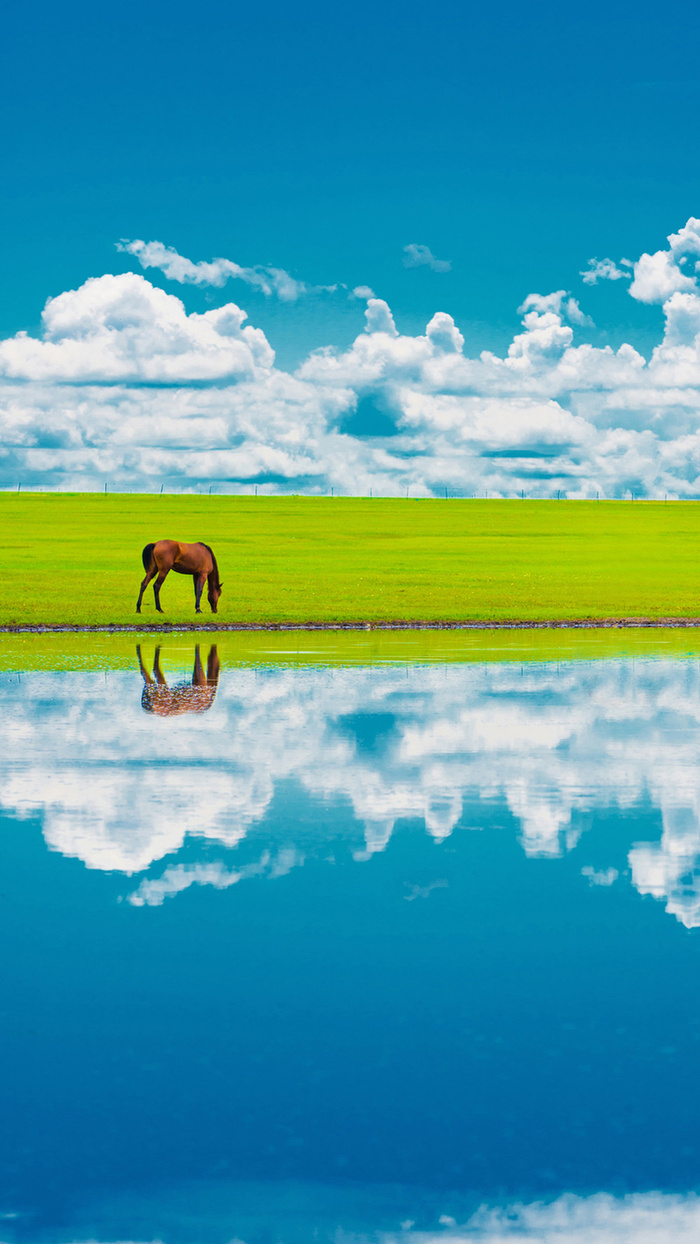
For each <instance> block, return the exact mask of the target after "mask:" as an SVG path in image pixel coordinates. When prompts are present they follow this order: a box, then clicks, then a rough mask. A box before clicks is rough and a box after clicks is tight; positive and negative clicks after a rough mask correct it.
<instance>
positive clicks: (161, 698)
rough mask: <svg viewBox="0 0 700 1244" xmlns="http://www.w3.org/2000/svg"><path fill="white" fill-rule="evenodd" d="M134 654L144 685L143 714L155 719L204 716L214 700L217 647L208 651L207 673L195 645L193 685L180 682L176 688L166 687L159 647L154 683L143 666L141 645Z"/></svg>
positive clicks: (155, 662)
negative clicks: (193, 715)
mask: <svg viewBox="0 0 700 1244" xmlns="http://www.w3.org/2000/svg"><path fill="white" fill-rule="evenodd" d="M136 652H137V655H138V658H139V669H140V670H141V674H142V676H143V682H144V687H143V693H142V695H141V708H142V709H143V711H144V713H155V714H156V716H157V717H177V716H178V715H179V714H180V713H206V712H207V710H208V709H210V708H211V706H212V704H213V703H214V699H215V697H216V688H217V685H218V682H219V672H220V669H221V667H220V665H219V655H218V653H217V651H216V644H212V646H211V648H210V649H209V656H208V657H207V672H206V674H205V673H204V667H203V666H202V660H201V657H200V655H199V644H197V646H196V648H195V650H194V670H193V671H192V682H191V683H179V684H178V685H177V686H175V687H169V686H168V684H167V682H166V680H165V675H164V674H163V671H162V669H161V668H160V645H158V647H157V648H156V653H155V656H154V658H153V673H154V675H155V680H154V679H153V678H151V675H150V674H149V672H148V670H147V669H146V667H145V665H144V663H143V658H142V656H141V645H140V644H137V645H136Z"/></svg>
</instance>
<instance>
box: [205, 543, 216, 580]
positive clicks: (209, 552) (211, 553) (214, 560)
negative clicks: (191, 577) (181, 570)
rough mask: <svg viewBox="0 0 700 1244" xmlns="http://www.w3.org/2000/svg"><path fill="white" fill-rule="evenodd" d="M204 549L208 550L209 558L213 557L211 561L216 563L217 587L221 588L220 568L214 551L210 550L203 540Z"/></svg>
mask: <svg viewBox="0 0 700 1244" xmlns="http://www.w3.org/2000/svg"><path fill="white" fill-rule="evenodd" d="M202 548H203V549H206V550H207V553H208V554H209V556H210V557H211V560H212V561H213V563H214V574H215V576H216V586H217V587H218V586H219V567H218V566H217V564H216V558H215V556H214V550H213V549H212V548H210V547H209V545H208V544H205V543H204V541H203V540H202Z"/></svg>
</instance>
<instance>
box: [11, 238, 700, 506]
mask: <svg viewBox="0 0 700 1244" xmlns="http://www.w3.org/2000/svg"><path fill="white" fill-rule="evenodd" d="M144 245H145V244H144ZM162 249H163V251H164V252H165V255H166V258H167V262H168V264H170V265H171V267H172V270H173V271H175V270H177V271H179V272H180V273H181V275H182V273H186V272H188V271H189V269H188V268H187V265H188V264H189V263H190V261H189V260H183V259H182V257H180V256H177V255H176V254H175V252H170V251H165V248H162ZM698 253H700V224H698V221H697V220H695V218H691V219H690V220H689V221H688V223H687V224H686V225H685V226H684V228H683V229H681V230H679V232H678V233H677V234H671V235H670V239H669V249H668V250H666V251H659V252H657V253H656V255H643V256H642V257H641V259H640V260H639V261H638V262H637V264H636V265H635V279H634V282H633V285H632V287H631V290H630V292H632V293H633V294H634V296H635V297H638V298H639V297H643V298H644V299H647V300H648V299H654V298H659V297H663V298H665V301H664V304H663V313H664V330H663V334H662V335H660V339H659V342H658V344H657V346H656V347H655V349H654V350H653V351H652V353H651V355H650V357H649V358H648V359H647V358H643V357H642V355H641V354H640V353H639V352H638V351H636V350H635V349H634V348H633V347H632V346H631V345H622V346H621V347H620V348H619V349H617V350H612V349H611V348H610V347H609V346H606V347H598V346H594V345H592V344H588V343H585V342H584V343H583V344H578V343H577V341H576V332H577V330H578V328H579V327H580V326H582V325H583V324H586V323H590V321H589V320H588V317H587V315H586V311H585V308H583V309H582V308H581V307H580V306H579V304H578V302H577V301H576V300H575V299H574V298H572V297H571V295H570V294H569V293H567V292H566V291H565V290H562V289H559V290H555V291H553V292H552V293H548V294H539V293H533V294H530V295H528V296H527V297H526V298H525V300H524V302H523V304H522V307H521V309H520V312H521V316H522V327H521V329H520V331H518V332H517V333H516V334H515V335H514V337H513V340H512V341H511V343H510V345H509V347H508V349H507V351H506V352H505V354H504V355H502V356H501V355H497V354H495V353H493V352H490V351H483V352H482V353H481V354H480V355H478V356H473V355H470V354H469V351H468V348H467V346H466V345H465V340H464V337H463V335H462V333H461V332H460V330H459V327H458V326H457V325H456V324H455V323H454V320H453V319H452V317H451V316H450V315H448V314H447V313H446V312H442V311H438V312H437V313H436V314H435V315H433V316H432V318H431V319H430V321H429V323H428V324H427V326H426V329H425V331H424V332H423V333H418V334H416V335H411V334H408V333H403V332H401V331H400V329H399V328H398V327H397V324H396V322H395V320H394V317H393V315H392V312H391V309H390V308H389V306H388V305H387V303H386V302H385V301H383V300H382V299H379V298H376V297H374V296H373V295H372V291H371V290H370V289H369V287H356V293H357V296H358V297H359V295H360V294H361V296H362V299H363V300H366V303H367V306H366V311H365V328H364V331H358V336H357V337H356V339H355V341H354V342H353V343H352V344H351V345H350V347H349V348H348V349H345V350H337V349H334V348H333V347H332V346H330V345H329V346H326V347H324V348H323V349H320V350H316V351H314V352H313V353H312V354H310V355H309V357H308V358H306V359H305V360H304V361H303V362H302V364H301V365H300V366H299V367H298V368H297V369H296V371H295V372H293V373H290V372H286V371H283V370H281V369H279V368H277V367H276V366H275V362H274V352H273V350H272V347H271V345H270V343H269V342H268V341H267V339H266V337H265V335H264V333H263V332H262V331H261V330H260V329H257V328H255V327H253V326H251V325H248V324H247V323H246V313H245V312H244V311H242V310H241V309H240V308H239V307H237V306H236V305H235V304H234V303H227V304H226V305H225V306H223V307H219V308H217V309H215V310H211V311H207V312H206V313H204V314H189V315H188V314H187V312H186V310H185V308H184V306H183V304H182V302H181V301H180V299H179V298H176V297H174V296H173V295H172V294H168V293H165V292H164V291H163V290H160V289H157V288H155V287H154V286H152V285H151V284H150V283H149V281H147V280H146V278H145V277H143V276H141V275H137V274H135V273H123V274H122V275H119V276H110V275H107V276H102V277H98V278H94V279H92V280H89V281H86V282H85V284H84V285H82V286H81V287H80V288H79V289H76V290H71V291H67V292H65V293H63V294H60V295H59V296H58V297H56V298H53V299H50V300H49V301H48V302H47V304H46V307H45V309H44V313H43V317H42V331H41V334H40V335H39V336H37V337H30V336H28V335H27V334H25V333H19V334H17V335H16V336H15V337H12V338H9V339H6V340H4V341H2V342H0V426H1V432H0V485H2V486H4V487H16V485H17V482H18V481H20V482H22V484H23V485H24V486H39V487H42V488H50V487H61V488H73V489H79V488H95V487H102V484H103V481H104V480H108V481H109V483H110V486H111V487H113V488H115V489H116V488H120V487H121V488H127V487H128V488H129V489H135V490H138V489H152V488H154V487H156V488H157V487H160V485H161V484H165V486H166V487H168V488H170V487H173V488H194V487H196V486H197V484H198V483H201V482H203V481H206V482H216V481H221V483H222V485H223V486H224V487H227V488H228V487H231V488H232V489H233V490H235V489H237V488H238V487H240V486H241V485H244V486H245V485H250V484H252V483H256V484H258V485H259V486H260V487H261V488H263V489H267V490H268V491H272V492H273V491H279V490H283V491H284V490H289V489H292V490H294V491H316V492H329V491H330V488H331V487H334V488H335V491H336V493H342V492H344V493H360V494H361V493H365V494H366V493H367V492H369V490H370V489H372V490H373V491H374V493H375V495H376V494H381V493H384V494H388V495H397V494H402V493H403V492H404V491H405V489H406V488H407V487H408V488H410V491H411V494H412V495H413V496H430V495H434V494H436V493H437V494H441V493H443V492H444V489H445V488H447V487H449V489H450V491H451V492H453V493H454V492H456V493H462V494H467V495H469V494H473V493H483V492H484V491H488V493H489V495H492V496H498V495H501V496H508V495H513V494H518V495H519V494H520V492H521V491H524V492H525V493H526V494H527V495H528V496H552V495H556V493H557V492H559V491H562V492H563V493H564V494H565V495H568V496H572V497H591V496H596V494H598V493H600V494H601V495H603V496H624V495H625V494H628V493H629V492H630V491H633V492H634V493H635V494H636V495H638V496H643V495H656V496H664V495H666V494H668V495H669V496H671V497H674V496H679V497H686V496H697V495H698V494H699V493H700V293H698V292H697V290H696V286H695V277H694V275H693V266H694V262H695V259H694V256H695V255H696V254H698ZM149 254H150V252H149ZM168 256H169V258H168ZM161 258H162V256H161ZM163 262H165V260H164V261H163ZM217 262H218V261H217ZM226 262H228V261H226ZM182 265H184V268H183V267H182ZM192 267H193V268H194V269H195V273H194V276H192V274H191V273H190V277H191V279H192V280H194V279H199V277H200V276H202V271H201V269H200V268H199V266H197V265H192ZM169 270H170V269H169ZM217 271H218V269H217ZM198 274H199V275H198ZM205 275H206V274H205ZM215 275H216V274H215V273H214V274H212V273H209V276H210V277H212V276H215ZM183 279H184V277H183ZM202 279H204V277H203V276H202ZM207 279H209V278H208V277H207ZM370 295H372V296H370ZM358 310H359V308H358ZM359 327H360V325H359V324H358V330H359ZM364 399H369V401H370V403H375V404H376V405H378V406H379V408H380V409H381V411H382V412H383V413H384V414H385V416H387V418H386V419H385V422H384V425H383V426H384V428H385V434H384V435H382V436H377V435H374V436H370V435H355V434H350V433H349V432H344V431H342V429H343V427H345V426H346V425H347V426H352V424H350V423H349V422H348V419H347V417H348V416H350V415H351V414H352V412H353V411H354V410H356V409H357V407H358V405H359V404H360V403H362V402H363V401H364Z"/></svg>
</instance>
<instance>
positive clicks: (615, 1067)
mask: <svg viewBox="0 0 700 1244" xmlns="http://www.w3.org/2000/svg"><path fill="white" fill-rule="evenodd" d="M208 657H209V658H210V659H209V667H208V673H209V680H207V677H206V674H207V658H208ZM193 660H194V648H193V645H189V646H188V645H187V644H186V643H184V641H179V647H177V646H176V645H172V646H171V649H170V650H168V649H167V648H166V649H165V650H164V653H163V656H162V658H161V665H162V670H163V671H164V677H165V680H166V681H167V684H168V688H164V687H163V686H160V687H159V686H158V683H157V682H156V681H145V680H144V672H145V677H146V679H148V680H150V679H153V667H154V651H153V644H152V643H150V644H149V643H147V642H146V643H145V644H144V645H143V647H142V669H140V667H139V659H138V656H137V653H136V649H135V648H134V649H133V652H132V655H131V656H130V658H129V661H130V668H126V669H118V668H117V669H115V668H110V667H109V662H105V665H104V668H103V669H100V670H95V669H92V670H90V669H87V670H81V669H66V670H61V671H58V670H57V671H52V670H51V669H48V670H45V669H44V670H42V669H40V670H36V671H34V672H32V671H29V670H25V671H19V672H18V671H17V670H11V671H8V672H5V673H2V674H0V702H1V704H2V713H1V715H0V809H1V811H2V826H1V832H0V850H1V851H2V854H3V857H4V858H3V860H2V872H1V875H2V878H3V880H2V885H1V889H2V903H1V905H0V921H1V925H0V945H2V948H3V953H2V968H1V972H0V981H1V984H2V989H1V992H0V1009H1V1011H2V1033H3V1042H2V1057H1V1059H0V1097H1V1099H2V1125H1V1127H0V1213H2V1214H3V1215H4V1217H2V1218H0V1239H1V1240H4V1241H10V1242H14V1241H17V1242H20V1241H28V1242H34V1241H41V1242H42V1244H43V1242H44V1241H57V1242H58V1244H64V1242H65V1244H68V1242H69V1241H88V1240H92V1241H100V1242H104V1244H106V1242H108V1241H115V1240H122V1241H151V1240H162V1241H164V1244H185V1242H186V1244H190V1242H195V1241H197V1242H198V1241H202V1242H203V1244H228V1242H229V1241H231V1240H238V1241H240V1240H242V1241H245V1244H288V1242H289V1244H297V1242H301V1241H306V1240H309V1241H311V1240H318V1241H325V1240H334V1241H339V1240H343V1241H358V1240H363V1241H364V1240H372V1241H374V1240H380V1241H386V1242H388V1241H392V1242H393V1241H395V1240H396V1241H398V1240H404V1241H406V1244H415V1242H416V1241H420V1242H421V1244H423V1242H424V1241H433V1240H438V1239H439V1240H448V1241H455V1240H472V1239H478V1240H482V1241H489V1242H491V1244H496V1241H505V1240H511V1239H513V1240H515V1239H527V1240H530V1241H535V1240H537V1241H544V1242H545V1244H550V1241H554V1240H556V1241H557V1242H558V1244H564V1241H566V1244H569V1242H570V1241H571V1242H573V1241H577V1242H578V1241H580V1244H591V1242H592V1241H594V1242H595V1244H598V1242H599V1241H600V1242H601V1244H602V1242H605V1244H608V1242H609V1241H613V1240H614V1241H617V1240H644V1241H652V1240H653V1241H654V1242H656V1241H662V1240H663V1241H667V1240H668V1241H671V1240H673V1241H685V1240H687V1241H690V1240H693V1241H696V1240H697V1238H698V1236H699V1235H700V1202H698V1201H696V1198H695V1195H694V1191H693V1190H694V1189H695V1188H697V1186H698V1184H699V1183H700V1178H699V1168H700V1142H699V1141H698V1139H697V1130H698V1129H697V1117H698V1107H699V1105H700V1094H699V1091H698V1071H697V1067H698V1057H699V1055H700V991H699V989H698V985H699V981H700V958H699V953H700V933H699V932H698V928H699V926H700V873H699V870H698V861H699V860H700V661H698V660H697V659H695V658H688V659H674V658H669V659H652V658H645V659H637V660H631V659H627V660H625V659H617V660H601V661H595V660H587V661H569V662H557V661H540V662H524V663H521V662H520V661H517V660H510V661H505V662H495V661H472V662H464V663H452V664H440V663H437V664H435V663H433V664H420V663H416V664H404V663H391V662H390V663H384V664H375V665H362V664H356V665H352V666H347V667H343V666H338V667H332V666H328V665H308V666H304V665H301V664H293V665H291V664H290V665H285V664H283V663H281V662H283V661H284V660H285V658H284V655H282V656H281V657H280V656H278V657H277V661H278V662H280V663H277V664H273V663H271V662H268V663H267V664H251V665H245V664H240V663H239V664H238V665H233V664H231V663H230V662H229V664H227V662H226V659H225V657H224V656H221V658H220V660H219V661H217V660H216V656H215V654H211V655H210V652H209V645H208V644H207V645H204V646H203V647H202V668H201V670H200V671H199V673H198V674H197V678H196V681H197V682H198V684H199V685H198V686H195V687H194V688H193V687H192V685H191V681H192V673H193ZM219 665H220V667H221V668H220V671H219ZM177 684H182V685H183V687H184V686H185V685H186V689H181V690H180V691H173V688H174V687H175V686H176V685H177ZM514 1206H516V1207H518V1208H514ZM402 1224H403V1225H402Z"/></svg>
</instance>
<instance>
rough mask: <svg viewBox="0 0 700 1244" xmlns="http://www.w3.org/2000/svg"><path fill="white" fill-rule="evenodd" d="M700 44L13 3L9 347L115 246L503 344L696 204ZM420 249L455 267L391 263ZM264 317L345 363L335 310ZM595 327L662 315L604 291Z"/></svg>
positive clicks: (515, 29)
mask: <svg viewBox="0 0 700 1244" xmlns="http://www.w3.org/2000/svg"><path fill="white" fill-rule="evenodd" d="M699 26H700V16H699V12H698V9H697V7H696V6H691V5H690V4H684V5H681V6H679V7H674V11H673V17H672V20H667V19H666V17H665V15H664V13H663V12H662V10H661V9H660V8H659V6H658V5H649V4H646V5H640V6H635V9H634V11H632V9H631V8H630V6H629V5H627V4H624V5H623V4H621V3H619V2H618V3H612V4H610V3H602V2H600V0H598V2H597V3H593V4H587V5H586V6H565V5H562V4H560V3H557V4H554V3H539V4H535V5H523V4H520V3H518V4H515V3H500V4H496V5H488V6H487V5H475V4H465V3H452V2H447V3H443V4H441V5H440V6H432V7H431V6H422V5H421V6H418V5H415V4H413V5H407V4H405V3H401V4H399V3H371V4H370V3H353V4H352V5H350V4H347V3H340V4H332V5H331V4H327V3H324V4H320V3H308V0H306V2H302V3H300V4H298V5H294V6H290V5H287V4H281V3H278V2H275V3H272V4H267V5H265V6H262V5H242V4H240V3H236V4H230V3H226V4H224V3H220V2H217V0H214V3H211V4H208V5H206V6H198V5H192V4H189V5H181V4H177V3H176V4H171V3H168V4H164V3H152V0H146V3H139V4H135V3H129V2H128V0H127V3H120V4H119V5H112V4H108V5H104V6H102V5H95V4H94V3H90V4H88V3H74V2H73V3H70V2H69V3H67V4H62V5H49V4H47V3H39V4H36V5H34V6H20V5H14V6H12V8H11V9H10V11H9V12H8V13H7V15H6V18H5V22H4V35H3V45H4V51H3V53H2V79H3V82H4V88H3V90H4V94H5V109H6V111H5V120H4V123H3V161H2V163H3V167H4V180H5V193H4V194H3V207H2V218H3V219H2V237H3V238H4V244H3V245H2V247H1V248H0V256H1V263H2V271H1V274H0V275H1V279H2V288H3V291H4V297H3V300H2V304H3V306H2V319H1V321H0V329H1V330H2V331H3V332H4V333H10V332H14V331H16V330H17V329H18V328H23V327H24V328H29V329H31V328H32V327H33V326H35V325H36V324H37V323H38V319H39V313H40V310H41V307H42V306H43V303H44V300H45V298H46V297H47V296H48V295H49V294H57V293H59V292H61V290H64V289H68V288H74V287H75V286H76V285H78V284H80V283H81V282H82V281H83V280H85V279H86V278H87V277H88V276H94V275H98V274H100V273H102V272H111V271H115V270H116V265H115V258H114V254H113V244H114V242H115V241H116V239H117V238H119V237H123V236H127V237H146V238H151V237H155V238H159V239H162V240H163V241H165V242H166V243H168V244H169V245H172V246H175V247H176V248H177V249H178V250H179V251H181V252H183V253H184V254H187V255H190V256H192V258H195V259H207V258H211V257H212V256H213V255H229V256H231V257H232V258H235V259H237V260H238V262H240V263H248V264H255V263H273V264H276V265H277V266H279V267H282V268H285V269H287V270H288V271H291V272H292V273H294V274H295V275H299V276H301V277H302V278H304V279H307V280H309V281H312V282H314V283H322V284H330V283H332V282H334V281H345V282H346V283H348V284H350V285H357V284H361V283H367V284H369V285H371V286H372V288H373V289H375V290H376V292H377V293H378V294H379V296H381V297H383V298H386V299H387V301H388V302H389V303H390V304H391V306H392V308H393V310H394V313H395V315H396V316H397V319H398V320H399V322H400V326H401V327H402V329H404V330H405V331H414V330H418V329H420V328H422V327H423V326H424V324H425V322H426V320H427V319H428V318H429V317H430V316H431V315H432V314H433V312H434V311H435V310H436V309H438V301H439V309H440V310H445V311H448V312H450V314H452V315H453V316H454V317H455V318H456V319H457V321H458V322H459V323H460V326H461V327H462V329H463V331H465V329H467V328H468V329H469V338H468V344H470V342H471V340H472V339H473V340H474V344H475V345H478V346H481V345H485V344H489V345H494V346H497V345H502V344H503V343H504V342H505V341H506V339H507V338H508V339H509V337H510V335H512V331H513V330H514V327H515V324H516V323H517V321H516V317H515V309H516V307H517V306H518V305H519V304H520V303H521V302H522V300H523V298H524V297H525V296H526V294H528V293H529V292H531V291H532V290H539V291H540V292H548V291H549V290H550V289H556V288H559V287H561V286H566V287H567V288H568V287H570V286H576V285H577V284H580V280H579V278H578V276H577V273H578V271H579V269H580V268H582V267H583V266H584V265H585V263H586V261H587V259H588V258H589V257H590V256H591V255H601V254H606V255H607V254H613V255H619V254H627V252H631V254H632V257H634V256H636V255H637V254H639V253H640V252H641V251H642V250H649V249H656V247H657V246H660V245H662V244H663V239H664V237H665V235H666V234H667V233H668V232H669V231H670V230H671V229H673V228H677V227H679V225H680V224H681V223H683V222H684V221H685V220H686V219H687V218H688V216H690V215H692V214H693V213H694V212H696V211H697V210H698V206H699V203H700V166H699V164H698V161H697V158H696V156H695V152H696V150H697V130H696V118H697V116H698V112H699V110H700V98H699V91H700V88H699V80H698V73H697V55H698V42H699V40H698V33H699ZM411 242H420V243H424V244H427V245H429V246H430V247H431V249H432V251H433V252H434V253H435V254H436V255H439V256H443V255H444V256H446V257H448V258H449V259H451V260H452V265H453V267H452V272H451V273H450V274H448V275H447V276H443V277H440V276H438V275H437V274H435V273H432V272H429V271H420V270H418V271H417V270H414V271H410V270H408V271H407V270H405V269H403V267H402V264H401V253H402V247H403V246H404V245H406V244H408V243H411ZM124 266H126V265H124ZM196 301H197V300H196V299H194V300H193V299H192V298H190V299H189V300H188V305H190V304H191V306H192V307H194V306H195V305H196ZM221 301H225V298H224V297H222V298H221ZM258 301H259V302H260V304H261V305H260V306H259V307H258V305H257V302H258ZM255 311H256V322H257V323H260V324H261V326H262V327H263V328H266V329H267V328H268V326H269V328H270V330H271V331H274V333H275V335H276V336H277V337H279V338H280V341H279V342H277V341H276V343H275V344H276V347H277V349H278V350H281V349H282V350H284V352H285V354H286V352H287V351H289V361H294V352H295V347H298V349H297V355H298V354H299V353H301V352H304V351H305V350H306V349H307V348H308V347H309V346H310V345H319V344H324V343H325V342H326V341H327V340H328V339H329V336H328V326H329V316H330V321H331V323H332V326H333V332H332V333H331V335H330V336H331V339H333V340H336V341H337V343H338V344H346V343H347V342H349V340H350V338H351V336H354V335H355V332H357V331H359V329H360V327H361V316H360V315H359V314H358V312H359V308H357V307H354V308H347V307H346V306H344V305H340V306H333V308H332V309H331V310H330V312H329V309H328V307H324V308H323V309H322V310H318V309H317V310H315V311H311V310H308V311H307V313H306V314H305V315H304V316H303V317H300V316H294V315H291V316H289V315H282V316H281V317H280V310H279V308H274V309H273V308H272V307H271V306H269V305H265V300H264V299H259V300H256V304H255ZM593 314H594V318H595V319H596V322H598V321H600V323H601V325H603V326H604V330H607V331H608V332H609V333H610V334H611V335H612V339H613V340H617V337H618V336H619V334H620V333H622V332H624V331H625V330H626V328H627V325H630V328H629V330H628V331H627V333H626V335H627V337H629V336H630V334H631V333H636V334H644V333H645V332H647V333H648V332H650V331H652V330H653V325H654V323H655V322H656V321H657V320H658V313H657V314H656V315H654V314H653V313H652V314H651V315H649V314H645V313H644V311H643V310H642V309H640V308H639V307H636V308H635V307H634V305H628V304H626V301H625V300H624V299H623V298H622V296H621V291H620V290H618V289H614V288H608V289H604V290H598V291H597V292H596V298H595V306H594V307H593ZM280 318H281V319H282V323H280ZM273 325H274V330H273V328H272V326H273ZM282 339H283V344H282Z"/></svg>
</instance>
